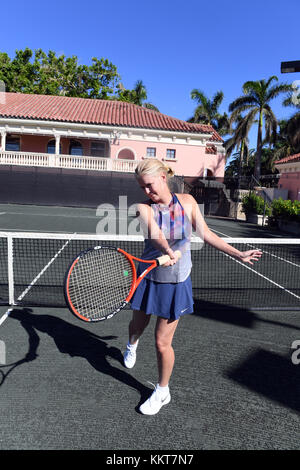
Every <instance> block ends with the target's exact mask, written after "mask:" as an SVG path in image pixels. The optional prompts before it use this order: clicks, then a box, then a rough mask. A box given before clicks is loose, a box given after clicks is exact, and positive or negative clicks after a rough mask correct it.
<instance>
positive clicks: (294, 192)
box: [275, 153, 300, 201]
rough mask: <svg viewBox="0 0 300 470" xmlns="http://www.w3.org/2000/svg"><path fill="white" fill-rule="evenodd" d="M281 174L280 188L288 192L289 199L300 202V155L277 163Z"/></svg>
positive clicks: (291, 156)
mask: <svg viewBox="0 0 300 470" xmlns="http://www.w3.org/2000/svg"><path fill="white" fill-rule="evenodd" d="M275 166H276V168H277V170H278V171H279V172H280V179H279V183H278V187H279V188H281V189H287V190H288V198H289V199H291V200H292V201H294V200H298V201H300V153H297V154H296V155H290V156H289V157H285V158H282V159H281V160H277V161H276V162H275Z"/></svg>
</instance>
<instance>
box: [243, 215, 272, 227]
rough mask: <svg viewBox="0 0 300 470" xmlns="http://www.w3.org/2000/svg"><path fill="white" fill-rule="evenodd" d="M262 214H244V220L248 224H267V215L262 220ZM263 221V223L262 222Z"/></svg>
mask: <svg viewBox="0 0 300 470" xmlns="http://www.w3.org/2000/svg"><path fill="white" fill-rule="evenodd" d="M263 218H264V216H263V215H259V214H246V221H247V222H249V224H256V225H267V223H268V217H267V216H265V220H264V221H263ZM263 222H264V224H263Z"/></svg>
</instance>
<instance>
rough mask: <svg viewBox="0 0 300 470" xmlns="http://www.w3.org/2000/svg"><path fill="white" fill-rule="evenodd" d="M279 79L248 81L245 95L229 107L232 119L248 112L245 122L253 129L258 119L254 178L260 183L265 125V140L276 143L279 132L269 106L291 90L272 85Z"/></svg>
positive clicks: (286, 86)
mask: <svg viewBox="0 0 300 470" xmlns="http://www.w3.org/2000/svg"><path fill="white" fill-rule="evenodd" d="M274 81H278V78H277V77H276V76H275V75H273V76H272V77H270V78H269V79H268V80H258V81H248V82H246V83H244V85H243V92H244V95H243V96H240V97H239V98H237V99H236V100H234V101H233V102H232V103H231V104H230V105H229V111H230V112H231V113H232V114H231V119H232V120H233V121H234V120H235V118H236V117H237V116H238V115H239V114H242V113H243V112H245V111H246V112H248V113H247V114H246V115H245V116H244V118H243V119H244V120H247V121H248V125H249V126H250V127H252V125H253V124H254V123H255V120H256V118H257V117H258V121H257V122H258V129H257V146H256V159H255V168H254V176H255V178H256V179H257V180H258V181H259V179H260V175H261V155H262V147H263V136H262V133H263V123H264V124H265V140H266V141H271V140H272V141H274V139H275V136H276V131H277V126H278V122H277V119H276V117H275V115H274V113H273V111H272V109H271V107H270V105H269V102H270V101H271V100H272V99H274V98H276V97H277V96H278V95H279V94H280V93H286V92H288V91H290V90H291V86H290V85H287V84H279V85H272V83H273V82H274Z"/></svg>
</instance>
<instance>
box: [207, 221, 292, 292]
mask: <svg viewBox="0 0 300 470" xmlns="http://www.w3.org/2000/svg"><path fill="white" fill-rule="evenodd" d="M214 232H217V233H220V234H221V235H225V236H226V237H228V238H231V237H229V236H228V235H226V234H225V233H222V232H218V231H217V230H214ZM247 245H249V246H251V245H250V244H249V243H247ZM262 252H263V253H266V254H268V255H271V256H274V257H275V258H278V259H280V260H281V261H284V262H286V263H290V264H292V265H294V266H297V267H299V265H298V264H294V263H292V262H291V261H288V260H285V259H283V258H280V257H279V256H276V255H272V254H271V253H268V252H267V251H263V250H262ZM222 254H223V255H225V256H228V258H230V259H232V260H233V261H235V262H236V263H238V264H240V265H241V266H243V267H244V268H247V269H250V271H252V272H253V273H255V274H256V275H257V276H260V277H262V278H263V279H265V280H266V281H268V282H270V283H271V284H274V285H275V286H276V287H278V288H279V289H282V290H284V291H285V292H286V293H287V294H290V295H293V296H294V297H296V298H297V299H299V300H300V297H299V296H298V295H296V294H294V292H291V291H289V290H288V289H286V288H285V287H283V286H281V285H280V284H278V283H277V282H275V281H272V279H269V278H268V277H266V276H264V275H263V274H261V273H259V272H257V271H255V269H252V268H250V266H247V265H246V264H244V263H242V262H241V261H238V260H237V259H235V258H233V257H232V256H230V255H228V254H227V253H223V252H222Z"/></svg>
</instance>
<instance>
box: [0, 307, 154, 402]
mask: <svg viewBox="0 0 300 470" xmlns="http://www.w3.org/2000/svg"><path fill="white" fill-rule="evenodd" d="M10 318H13V319H14V320H17V321H19V322H20V324H21V325H22V327H23V328H24V330H26V332H27V334H28V352H27V353H26V355H25V357H24V358H22V359H21V360H20V361H18V362H16V363H15V364H14V365H13V367H12V369H11V370H13V369H15V368H16V367H18V366H19V365H22V364H24V363H26V362H31V361H33V360H34V359H35V358H36V357H38V346H39V343H40V338H39V335H38V332H42V333H46V334H48V335H49V336H50V337H51V338H53V340H54V342H55V344H56V346H57V349H58V350H59V351H60V352H61V353H63V354H69V355H70V356H71V357H75V356H78V357H82V358H84V359H86V360H87V361H88V362H89V364H90V365H91V366H92V367H93V368H94V369H95V370H96V371H98V372H99V373H101V374H107V375H109V376H110V377H113V378H114V379H116V380H118V381H120V382H122V383H124V384H126V385H128V386H129V387H131V388H133V389H135V390H137V391H138V392H139V393H140V394H141V399H140V402H139V404H138V405H137V407H136V411H138V407H139V405H140V404H141V403H142V402H143V401H144V400H145V399H146V398H148V396H149V394H150V393H151V390H150V388H148V387H145V386H144V385H143V384H142V383H141V382H139V381H138V380H136V379H135V378H134V377H132V376H131V375H129V374H128V373H127V372H126V370H122V369H119V368H118V367H113V366H112V365H111V364H110V363H109V362H108V360H107V358H112V359H114V360H115V361H116V362H118V363H119V364H122V354H121V351H120V350H119V349H118V348H115V347H110V346H109V345H108V343H107V341H109V340H112V339H115V338H116V336H104V337H101V336H98V335H95V334H94V333H91V332H89V331H87V330H85V329H83V328H80V327H78V326H74V325H72V324H71V323H68V322H66V321H64V320H62V319H60V318H57V317H54V316H52V315H38V314H34V313H32V310H31V309H30V308H23V309H20V310H13V311H12V312H11V314H10ZM11 370H10V371H9V373H10V372H11ZM9 373H7V374H6V377H4V378H3V379H2V382H0V385H2V383H3V382H4V380H5V379H6V378H7V377H8V375H9Z"/></svg>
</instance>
